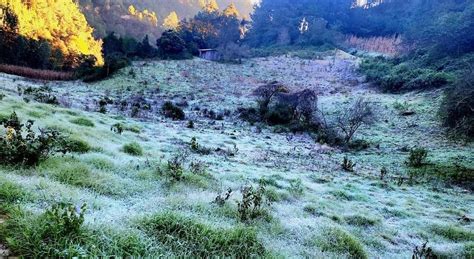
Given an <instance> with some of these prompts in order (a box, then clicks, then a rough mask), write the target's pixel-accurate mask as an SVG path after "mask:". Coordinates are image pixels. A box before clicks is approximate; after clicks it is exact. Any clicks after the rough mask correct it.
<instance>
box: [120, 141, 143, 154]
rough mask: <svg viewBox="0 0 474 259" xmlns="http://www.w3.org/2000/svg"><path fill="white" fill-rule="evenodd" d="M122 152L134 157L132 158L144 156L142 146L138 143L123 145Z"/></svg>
mask: <svg viewBox="0 0 474 259" xmlns="http://www.w3.org/2000/svg"><path fill="white" fill-rule="evenodd" d="M122 151H123V152H124V153H126V154H129V155H132V156H142V155H143V148H142V147H141V146H140V144H138V143H136V142H133V143H129V144H125V145H123V147H122Z"/></svg>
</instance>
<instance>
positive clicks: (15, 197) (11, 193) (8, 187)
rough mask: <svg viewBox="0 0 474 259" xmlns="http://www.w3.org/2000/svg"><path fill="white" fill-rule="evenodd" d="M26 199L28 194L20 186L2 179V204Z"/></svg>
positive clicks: (0, 187) (0, 191)
mask: <svg viewBox="0 0 474 259" xmlns="http://www.w3.org/2000/svg"><path fill="white" fill-rule="evenodd" d="M26 197H27V193H26V191H25V190H23V188H22V187H21V186H20V185H18V184H15V183H12V182H10V181H8V180H6V179H3V178H1V177H0V203H2V204H3V203H14V202H17V201H21V200H24V199H25V198H26Z"/></svg>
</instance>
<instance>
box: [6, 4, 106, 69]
mask: <svg viewBox="0 0 474 259" xmlns="http://www.w3.org/2000/svg"><path fill="white" fill-rule="evenodd" d="M0 5H4V6H9V7H10V9H11V10H12V11H13V12H14V13H15V14H16V15H17V17H18V33H19V34H20V35H23V36H25V37H28V38H32V39H36V40H39V39H44V40H47V41H49V42H50V43H51V45H52V46H53V47H54V48H57V49H59V50H61V52H63V53H64V55H65V56H77V55H92V56H94V57H95V58H96V59H97V61H96V65H102V64H103V62H104V61H103V57H102V53H101V50H102V41H101V40H96V39H94V37H93V36H92V33H93V29H92V28H91V27H90V26H89V25H88V23H87V21H86V18H85V17H84V15H83V14H82V13H81V12H80V10H79V7H78V5H77V4H76V3H75V2H74V1H72V0H54V1H52V0H35V1H25V0H0Z"/></svg>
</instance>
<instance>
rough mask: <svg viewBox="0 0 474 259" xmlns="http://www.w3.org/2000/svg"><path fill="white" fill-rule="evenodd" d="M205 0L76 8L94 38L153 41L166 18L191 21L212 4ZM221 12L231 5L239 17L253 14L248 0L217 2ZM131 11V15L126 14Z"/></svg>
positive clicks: (124, 1)
mask: <svg viewBox="0 0 474 259" xmlns="http://www.w3.org/2000/svg"><path fill="white" fill-rule="evenodd" d="M213 2H214V1H208V0H179V1H176V0H140V1H139V0H113V1H112V0H105V1H103V0H80V1H79V4H80V6H81V8H82V11H83V13H84V14H85V16H86V18H87V21H88V22H89V24H90V25H91V26H92V27H94V29H95V32H94V34H95V36H96V37H99V38H103V37H105V36H106V35H107V33H109V32H112V31H113V32H115V33H117V34H120V35H128V36H134V37H136V38H138V39H141V38H143V36H144V35H145V34H149V35H150V36H151V37H152V38H157V37H158V36H159V35H160V34H161V32H162V31H163V29H164V26H163V23H164V22H165V20H166V19H167V18H168V17H171V16H173V15H174V13H175V14H177V18H178V19H179V20H181V19H183V18H190V17H193V16H194V15H195V14H196V13H198V12H199V11H200V10H201V9H202V6H204V5H206V4H210V3H211V4H213ZM215 3H216V4H217V5H218V7H219V8H220V9H221V10H222V9H224V8H226V7H227V6H229V5H230V4H235V6H236V8H237V10H238V11H239V13H240V15H241V17H249V16H250V12H251V11H252V10H253V5H252V1H251V0H217V1H215ZM131 10H133V11H132V12H130V11H131Z"/></svg>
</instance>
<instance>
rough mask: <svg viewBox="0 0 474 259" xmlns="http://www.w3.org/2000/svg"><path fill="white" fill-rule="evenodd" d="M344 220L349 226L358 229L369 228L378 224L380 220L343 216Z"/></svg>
mask: <svg viewBox="0 0 474 259" xmlns="http://www.w3.org/2000/svg"><path fill="white" fill-rule="evenodd" d="M344 220H345V221H346V223H347V224H349V225H354V226H359V227H370V226H375V225H378V224H380V219H377V218H373V217H367V216H363V215H350V216H345V217H344Z"/></svg>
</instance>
